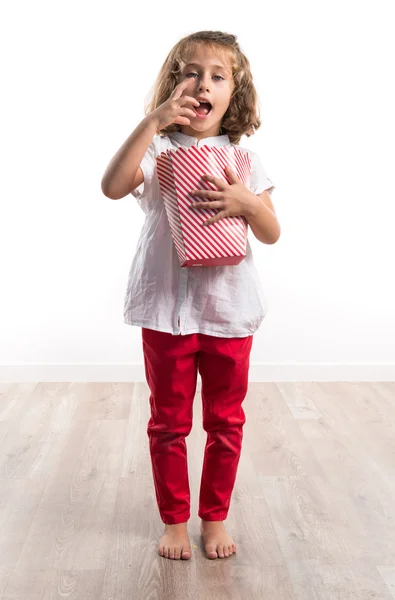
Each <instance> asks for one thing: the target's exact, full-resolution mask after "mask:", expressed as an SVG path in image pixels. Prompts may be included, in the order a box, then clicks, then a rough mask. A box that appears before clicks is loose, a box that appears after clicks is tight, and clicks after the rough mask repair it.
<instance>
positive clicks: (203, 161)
mask: <svg viewBox="0 0 395 600" xmlns="http://www.w3.org/2000/svg"><path fill="white" fill-rule="evenodd" d="M156 163H157V174H158V180H159V185H160V189H161V193H162V196H163V200H164V204H165V210H166V214H167V218H168V222H169V226H170V230H171V234H172V238H173V241H174V244H175V247H176V250H177V254H178V258H179V261H180V265H181V267H208V266H210V267H211V266H222V265H237V264H239V263H240V262H241V261H242V260H243V258H245V256H246V251H247V231H248V223H247V221H246V219H245V218H244V217H243V216H237V217H225V218H222V219H220V220H219V221H217V222H215V223H212V224H211V225H208V226H207V227H202V223H203V222H204V221H207V219H209V218H210V217H212V216H214V215H216V214H217V212H218V211H217V210H216V209H196V210H191V209H190V208H189V206H190V205H191V204H193V203H194V202H209V201H210V200H211V199H210V198H203V197H200V196H199V197H197V196H192V195H191V194H190V191H191V190H194V189H196V190H197V189H205V190H214V191H218V189H217V187H216V185H215V184H213V183H211V182H209V181H203V180H202V179H201V177H202V175H204V174H210V175H213V176H214V177H217V178H218V179H221V180H222V181H224V182H226V183H229V182H228V180H227V177H226V175H225V167H226V166H227V165H229V166H230V168H231V169H232V170H233V171H234V173H236V175H237V177H238V178H239V179H240V180H241V181H242V183H243V184H244V185H245V186H246V187H247V188H248V187H249V186H250V178H251V159H250V157H249V154H248V152H246V151H242V150H240V149H239V148H235V147H234V146H230V147H229V146H218V147H217V146H204V145H203V146H201V147H200V148H198V147H197V146H191V147H190V148H187V149H185V148H178V149H177V150H166V151H165V152H162V153H161V154H160V155H159V156H158V157H157V159H156Z"/></svg>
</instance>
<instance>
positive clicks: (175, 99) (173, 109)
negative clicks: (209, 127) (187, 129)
mask: <svg viewBox="0 0 395 600" xmlns="http://www.w3.org/2000/svg"><path fill="white" fill-rule="evenodd" d="M188 84H189V80H188V79H184V81H182V82H181V83H179V84H178V85H177V86H176V87H175V88H174V90H173V92H172V93H171V95H170V97H169V98H168V99H167V100H166V101H165V102H163V104H161V105H160V106H158V108H156V109H155V110H154V111H152V113H150V115H149V116H150V117H151V118H152V119H154V121H155V123H156V127H157V130H158V131H160V130H161V129H164V128H165V127H167V126H168V125H171V124H172V123H179V124H180V125H190V123H191V117H195V116H196V113H195V111H194V110H192V109H191V108H188V106H187V105H188V104H190V105H192V106H199V105H200V102H199V101H198V100H196V98H193V97H192V96H183V95H182V93H183V91H184V90H185V89H186V88H187V87H188ZM188 117H190V118H188Z"/></svg>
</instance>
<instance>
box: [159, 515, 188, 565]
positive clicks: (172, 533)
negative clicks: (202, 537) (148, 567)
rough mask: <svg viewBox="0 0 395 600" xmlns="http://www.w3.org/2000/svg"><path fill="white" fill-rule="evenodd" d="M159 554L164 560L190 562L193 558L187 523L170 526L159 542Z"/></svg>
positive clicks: (166, 527) (166, 525)
mask: <svg viewBox="0 0 395 600" xmlns="http://www.w3.org/2000/svg"><path fill="white" fill-rule="evenodd" d="M159 554H160V555H161V556H163V557H164V558H172V559H175V560H177V559H180V558H182V559H183V560H188V559H189V558H191V543H190V541H189V536H188V529H187V524H186V523H176V524H175V525H168V524H166V523H165V530H164V532H163V535H162V537H161V538H160V541H159Z"/></svg>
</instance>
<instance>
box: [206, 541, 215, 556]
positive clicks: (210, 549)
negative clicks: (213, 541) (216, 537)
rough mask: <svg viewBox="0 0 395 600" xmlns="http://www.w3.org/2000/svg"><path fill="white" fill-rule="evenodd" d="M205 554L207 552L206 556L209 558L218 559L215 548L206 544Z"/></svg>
mask: <svg viewBox="0 0 395 600" xmlns="http://www.w3.org/2000/svg"><path fill="white" fill-rule="evenodd" d="M206 552H207V556H208V557H209V558H218V554H217V551H216V549H215V546H213V545H210V544H208V545H207V546H206Z"/></svg>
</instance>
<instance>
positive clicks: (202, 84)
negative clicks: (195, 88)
mask: <svg viewBox="0 0 395 600" xmlns="http://www.w3.org/2000/svg"><path fill="white" fill-rule="evenodd" d="M203 89H205V90H206V91H207V92H208V91H209V87H208V83H206V80H205V79H204V78H203V77H202V78H201V80H200V84H199V91H200V90H203Z"/></svg>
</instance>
